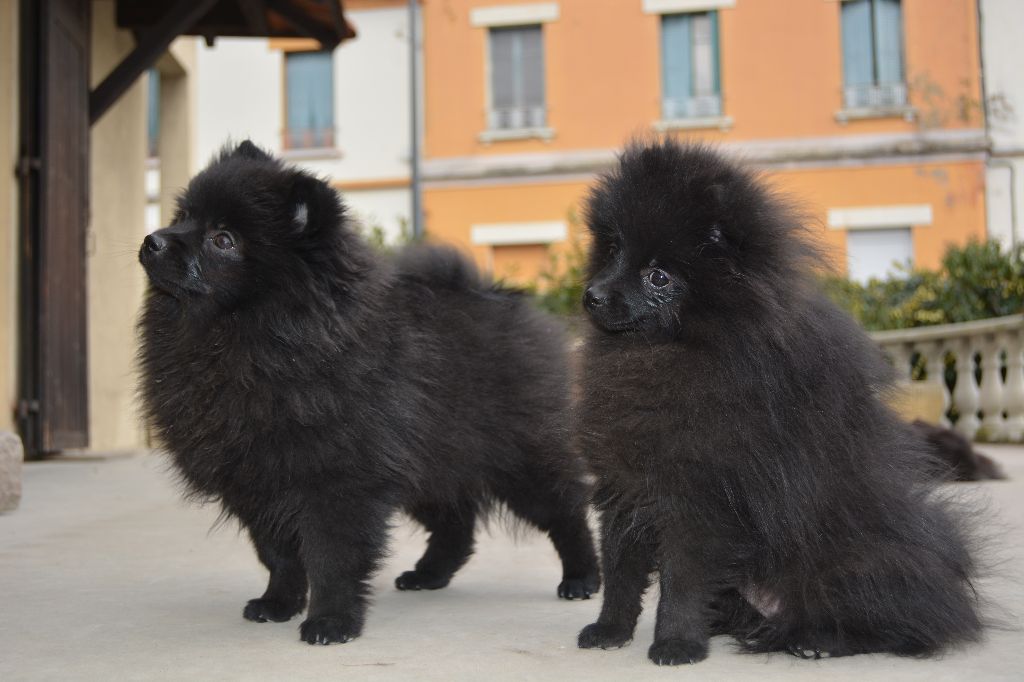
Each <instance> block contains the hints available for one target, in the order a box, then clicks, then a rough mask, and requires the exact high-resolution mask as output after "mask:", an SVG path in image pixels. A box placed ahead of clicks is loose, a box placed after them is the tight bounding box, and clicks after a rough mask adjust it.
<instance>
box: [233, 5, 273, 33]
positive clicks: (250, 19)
mask: <svg viewBox="0 0 1024 682" xmlns="http://www.w3.org/2000/svg"><path fill="white" fill-rule="evenodd" d="M237 2H238V9H240V10H241V11H242V16H244V17H245V23H247V24H249V28H250V29H251V30H252V34H253V35H254V36H267V35H270V28H269V27H268V26H267V15H266V10H265V9H264V8H263V3H262V2H260V0H237Z"/></svg>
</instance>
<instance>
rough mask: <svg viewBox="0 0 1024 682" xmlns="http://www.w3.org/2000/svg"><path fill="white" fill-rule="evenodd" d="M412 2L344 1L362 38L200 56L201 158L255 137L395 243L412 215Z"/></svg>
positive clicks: (232, 44) (249, 46)
mask: <svg viewBox="0 0 1024 682" xmlns="http://www.w3.org/2000/svg"><path fill="white" fill-rule="evenodd" d="M407 4H408V3H407V2H405V0H346V2H345V15H346V17H347V18H348V20H349V21H350V22H351V24H352V25H353V26H354V27H355V29H356V30H357V31H358V38H357V39H356V40H351V41H347V42H345V43H343V44H342V45H340V46H339V47H338V48H336V49H335V50H334V51H333V52H321V51H318V50H319V45H318V44H317V43H316V41H313V40H304V39H252V38H245V39H219V40H217V41H216V43H215V44H214V46H213V47H208V46H206V45H199V46H198V53H197V55H196V102H195V120H196V121H197V122H198V127H197V134H196V138H195V153H194V159H195V164H196V167H195V168H194V169H193V170H198V169H199V168H201V167H202V166H203V165H205V164H206V163H207V162H208V161H209V160H210V158H211V157H212V156H213V155H214V154H216V152H217V150H219V149H220V148H221V147H222V146H223V145H224V144H225V142H227V141H229V140H234V141H239V140H242V139H245V138H249V139H252V140H253V141H254V142H255V143H257V144H259V145H260V146H262V147H264V148H266V149H268V150H270V151H272V152H274V153H275V154H278V155H280V156H281V157H283V158H284V159H285V160H287V161H289V162H292V163H296V164H298V165H300V166H302V167H304V168H307V169H309V170H311V171H314V172H316V173H319V174H321V175H322V176H323V177H325V178H329V179H330V180H331V182H332V183H333V184H334V186H336V187H337V188H339V189H340V190H342V192H343V194H344V196H345V200H346V204H347V205H348V206H349V208H350V209H351V212H352V215H353V216H354V217H355V219H356V220H357V221H358V223H359V224H360V225H361V226H363V227H364V228H365V229H366V230H368V231H369V230H372V231H377V232H379V234H380V236H383V237H385V238H388V239H394V238H396V237H397V236H398V235H400V234H401V233H402V232H403V231H404V230H407V229H408V227H407V226H408V224H409V216H410V214H411V203H410V202H411V197H410V190H409V177H410V164H409V160H410V137H411V136H410V121H411V113H410V105H409V34H408V30H409V24H408V16H409V14H408V8H407Z"/></svg>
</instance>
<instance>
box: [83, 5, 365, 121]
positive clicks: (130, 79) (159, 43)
mask: <svg viewBox="0 0 1024 682" xmlns="http://www.w3.org/2000/svg"><path fill="white" fill-rule="evenodd" d="M116 16H117V25H118V26H120V27H121V28H124V29H128V30H130V31H132V33H133V34H134V35H135V42H136V46H135V49H134V50H132V51H131V52H130V53H129V54H128V55H127V56H126V57H125V58H124V59H123V60H122V61H121V63H120V64H118V65H117V66H116V67H115V68H114V69H113V71H111V72H110V74H108V75H107V77H106V78H104V79H103V82H101V83H100V84H99V85H98V86H96V88H95V89H94V90H93V91H92V92H91V93H89V119H90V121H91V122H93V123H95V122H96V121H97V120H98V119H99V118H100V117H101V116H102V115H103V114H104V113H105V112H106V111H107V109H109V108H110V107H111V106H112V105H113V104H114V102H116V101H117V99H118V98H119V97H120V96H121V95H122V94H124V92H125V90H127V89H128V88H129V87H131V84H132V83H134V82H135V79H136V78H138V77H139V76H140V75H141V74H142V72H143V71H145V70H146V69H148V68H149V67H151V66H152V65H153V63H154V62H155V61H156V60H157V59H158V58H159V57H160V55H161V54H163V53H164V51H165V50H166V49H167V47H168V46H169V45H170V44H171V41H173V40H174V39H175V38H177V37H178V36H180V35H191V36H202V37H203V38H205V39H206V42H207V44H210V45H212V44H213V41H214V40H215V39H216V38H217V37H219V36H234V37H250V38H300V37H301V38H313V39H315V40H317V41H318V42H319V43H320V45H321V47H322V48H323V49H324V50H333V49H334V48H335V47H336V46H337V45H338V44H339V43H340V42H341V41H343V40H348V39H350V38H354V37H355V35H356V32H355V29H354V28H352V25H351V24H349V23H348V20H347V19H346V18H345V8H344V1H343V0H117V15H116Z"/></svg>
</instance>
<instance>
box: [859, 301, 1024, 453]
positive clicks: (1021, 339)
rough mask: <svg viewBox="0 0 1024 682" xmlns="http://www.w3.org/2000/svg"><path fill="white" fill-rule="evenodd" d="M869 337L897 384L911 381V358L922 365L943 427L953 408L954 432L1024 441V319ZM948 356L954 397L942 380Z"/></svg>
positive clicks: (968, 435)
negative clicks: (937, 398) (939, 399)
mask: <svg viewBox="0 0 1024 682" xmlns="http://www.w3.org/2000/svg"><path fill="white" fill-rule="evenodd" d="M871 337H872V338H873V339H874V340H875V341H876V342H877V343H878V344H879V345H880V346H881V347H882V350H884V351H885V352H886V354H887V355H888V356H889V357H890V358H891V359H892V361H893V364H894V365H895V367H896V369H897V371H898V372H899V375H900V378H901V379H907V380H913V379H914V376H913V375H914V374H915V372H914V365H913V364H911V363H912V362H913V360H914V359H915V358H916V359H917V362H916V363H914V364H917V365H918V366H920V365H922V364H923V367H924V373H925V375H926V378H925V379H924V381H927V382H932V383H934V384H935V385H937V386H938V387H940V389H941V391H942V395H943V416H942V421H943V425H945V426H949V425H950V422H949V419H948V418H947V414H948V413H949V412H950V409H951V408H952V410H953V412H955V414H957V415H958V418H957V419H956V423H955V424H953V425H952V426H953V428H954V429H956V430H957V431H959V432H960V433H961V434H963V435H964V436H965V437H966V438H968V439H972V440H973V439H974V438H975V437H976V436H977V437H983V438H984V439H985V440H989V441H998V440H1005V441H1013V442H1021V441H1022V440H1024V315H1009V316H1007V317H995V318H991V319H988V320H976V321H974V322H962V323H959V324H943V325H935V326H932V327H915V328H913V329H898V330H894V331H886V332H873V333H872V334H871ZM950 356H951V357H952V361H953V366H954V368H955V371H956V382H955V386H954V388H953V390H952V392H951V391H950V390H949V387H948V386H947V385H946V381H945V374H946V372H945V369H946V360H947V358H949V357H950ZM979 359H980V362H979ZM979 369H980V376H981V381H980V383H979V382H978V381H977V376H978V374H979ZM1004 370H1005V380H1004V378H1003V371H1004ZM979 415H980V416H979Z"/></svg>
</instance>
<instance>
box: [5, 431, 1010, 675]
mask: <svg viewBox="0 0 1024 682" xmlns="http://www.w3.org/2000/svg"><path fill="white" fill-rule="evenodd" d="M985 450H986V451H988V452H990V453H992V454H993V455H995V456H996V457H997V458H998V459H999V460H1000V461H1001V462H1002V463H1003V464H1004V465H1005V466H1006V468H1007V470H1008V471H1009V473H1010V474H1011V476H1012V477H1013V479H1014V480H1012V481H1010V482H996V483H986V484H963V488H962V489H963V490H967V491H969V492H970V493H971V494H975V495H980V496H981V497H982V498H984V499H990V500H991V503H992V504H991V506H992V511H993V512H994V513H995V514H996V515H997V516H998V519H999V520H998V521H997V522H996V523H998V524H1000V525H998V526H997V527H998V528H999V529H1000V530H999V532H998V535H997V537H998V543H997V544H998V545H999V547H998V551H999V554H1000V557H1001V558H1002V559H1004V560H1005V563H1004V564H1003V566H1002V568H1001V571H1002V573H1003V575H1002V576H1001V577H999V578H997V579H994V580H992V581H990V582H989V584H987V585H986V592H987V594H988V595H989V596H990V597H991V598H992V599H993V600H994V601H995V602H997V603H999V604H1000V605H1002V607H1004V608H1005V609H1009V610H1010V611H1012V612H1014V613H1017V614H1024V448H1012V447H988V448H985ZM215 517H216V512H215V510H213V509H211V508H196V507H192V506H188V505H186V504H185V503H183V502H181V501H180V499H179V497H178V495H177V493H176V490H175V487H174V484H173V482H172V477H171V476H170V475H169V474H168V473H167V472H166V470H165V467H164V463H163V460H162V459H161V458H159V457H157V456H154V455H137V456H133V457H120V458H107V459H95V460H83V459H78V460H74V461H54V462H46V463H41V464H30V465H28V466H27V467H26V469H25V497H24V501H23V503H22V507H21V508H20V509H19V510H18V511H17V512H15V513H14V514H8V515H5V516H0V680H4V681H6V682H12V681H14V680H39V679H47V680H103V681H107V680H157V679H161V680H162V679H172V680H177V679H181V680H234V679H238V680H300V679H314V678H332V679H356V680H395V679H406V680H446V681H447V680H559V681H560V682H566V681H569V680H586V681H587V682H591V681H598V680H643V679H687V678H688V679H698V678H699V679H701V680H745V679H757V680H771V679H778V680H817V679H830V680H832V679H835V680H854V679H856V680H863V679H877V680H887V681H888V680H927V681H928V682H939V681H941V680H967V679H970V680H1024V635H1022V632H1021V631H1020V630H1018V631H1009V630H1004V631H995V632H992V633H991V634H990V636H989V638H988V640H987V642H986V643H985V644H983V645H981V646H977V647H973V648H971V649H969V650H967V651H963V652H954V653H950V654H949V655H947V656H945V657H944V658H942V659H940V660H928V661H914V660H902V659H898V658H895V657H891V656H855V657H852V658H846V659H836V660H826V661H798V660H795V659H792V658H790V657H788V656H783V655H776V656H771V657H767V656H749V655H741V654H738V653H736V651H735V650H734V648H733V647H732V646H731V645H730V644H729V641H728V640H727V639H725V638H716V639H715V641H714V642H713V646H712V651H711V656H710V658H709V659H708V660H707V661H705V662H703V663H700V664H699V665H697V666H694V667H687V668H681V669H669V668H657V667H655V666H654V665H652V664H650V663H648V662H647V660H646V656H645V653H646V649H647V646H648V644H649V643H650V641H651V635H652V627H653V609H651V608H648V611H647V613H646V614H645V615H644V617H643V618H642V620H641V623H640V627H639V628H638V631H637V636H636V640H635V641H634V643H633V644H632V646H630V647H628V648H626V649H623V650H620V651H613V652H603V651H581V650H578V649H577V648H576V647H575V644H574V642H575V636H576V632H577V631H578V630H579V629H580V628H581V627H582V626H583V625H586V624H587V623H589V622H590V621H591V620H592V619H593V618H594V616H595V615H596V613H597V609H598V607H599V600H597V599H594V600H590V601H588V602H574V603H565V602H560V601H558V600H557V599H556V598H555V596H554V590H555V585H556V583H557V582H558V573H559V572H558V564H557V561H556V558H555V555H554V552H553V550H552V549H551V548H550V546H549V545H548V543H547V541H546V540H545V539H544V538H542V537H540V536H537V535H533V534H528V535H527V536H525V537H521V538H519V539H518V540H514V539H513V538H511V537H510V536H509V535H508V534H506V533H505V532H504V531H502V530H501V529H494V530H493V531H492V532H491V534H490V535H487V534H484V535H483V536H482V537H481V542H480V545H479V550H478V552H477V555H476V556H475V557H474V558H473V560H472V561H471V562H470V563H469V565H468V566H467V567H466V568H465V569H464V570H463V572H462V573H460V575H459V576H458V577H457V578H456V580H455V581H454V583H453V584H452V585H451V586H450V587H449V588H448V589H446V590H442V591H439V592H432V593H400V592H397V591H396V590H395V589H394V588H393V587H392V586H391V581H392V579H393V578H394V576H395V575H396V574H397V573H398V572H400V570H402V569H406V568H409V567H411V566H412V564H413V562H414V561H415V559H416V558H417V556H418V554H419V552H420V551H421V549H422V547H423V535H422V534H421V533H419V532H417V531H416V530H415V529H414V528H413V527H412V526H410V525H400V526H399V527H398V528H397V529H396V531H395V533H394V541H393V543H392V544H393V552H392V557H391V559H390V560H389V561H388V563H387V565H386V566H385V568H384V570H383V572H382V573H381V575H380V576H379V577H378V578H377V579H376V581H375V588H376V590H377V594H376V597H375V604H374V606H373V608H372V610H371V612H370V616H369V620H368V624H367V627H366V634H365V635H364V636H363V637H362V638H360V639H358V640H356V641H354V642H352V643H350V644H344V645H333V646H330V647H311V646H308V645H306V644H302V643H300V642H299V641H298V637H297V627H298V621H297V620H296V621H293V622H291V623H286V624H255V623H249V622H246V621H244V620H243V619H242V617H241V610H242V605H243V604H244V603H245V601H246V600H247V599H248V598H250V597H254V596H257V595H259V594H260V593H261V591H262V588H263V586H264V582H263V581H264V571H263V569H262V568H261V567H260V566H259V564H258V563H257V561H256V558H255V556H254V554H253V552H252V550H251V549H250V548H249V545H248V543H247V541H246V540H245V539H244V538H243V537H240V536H239V535H238V533H237V532H236V531H235V529H234V527H219V528H215V529H213V530H211V526H212V524H213V522H214V519H215ZM649 604H650V600H649Z"/></svg>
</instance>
